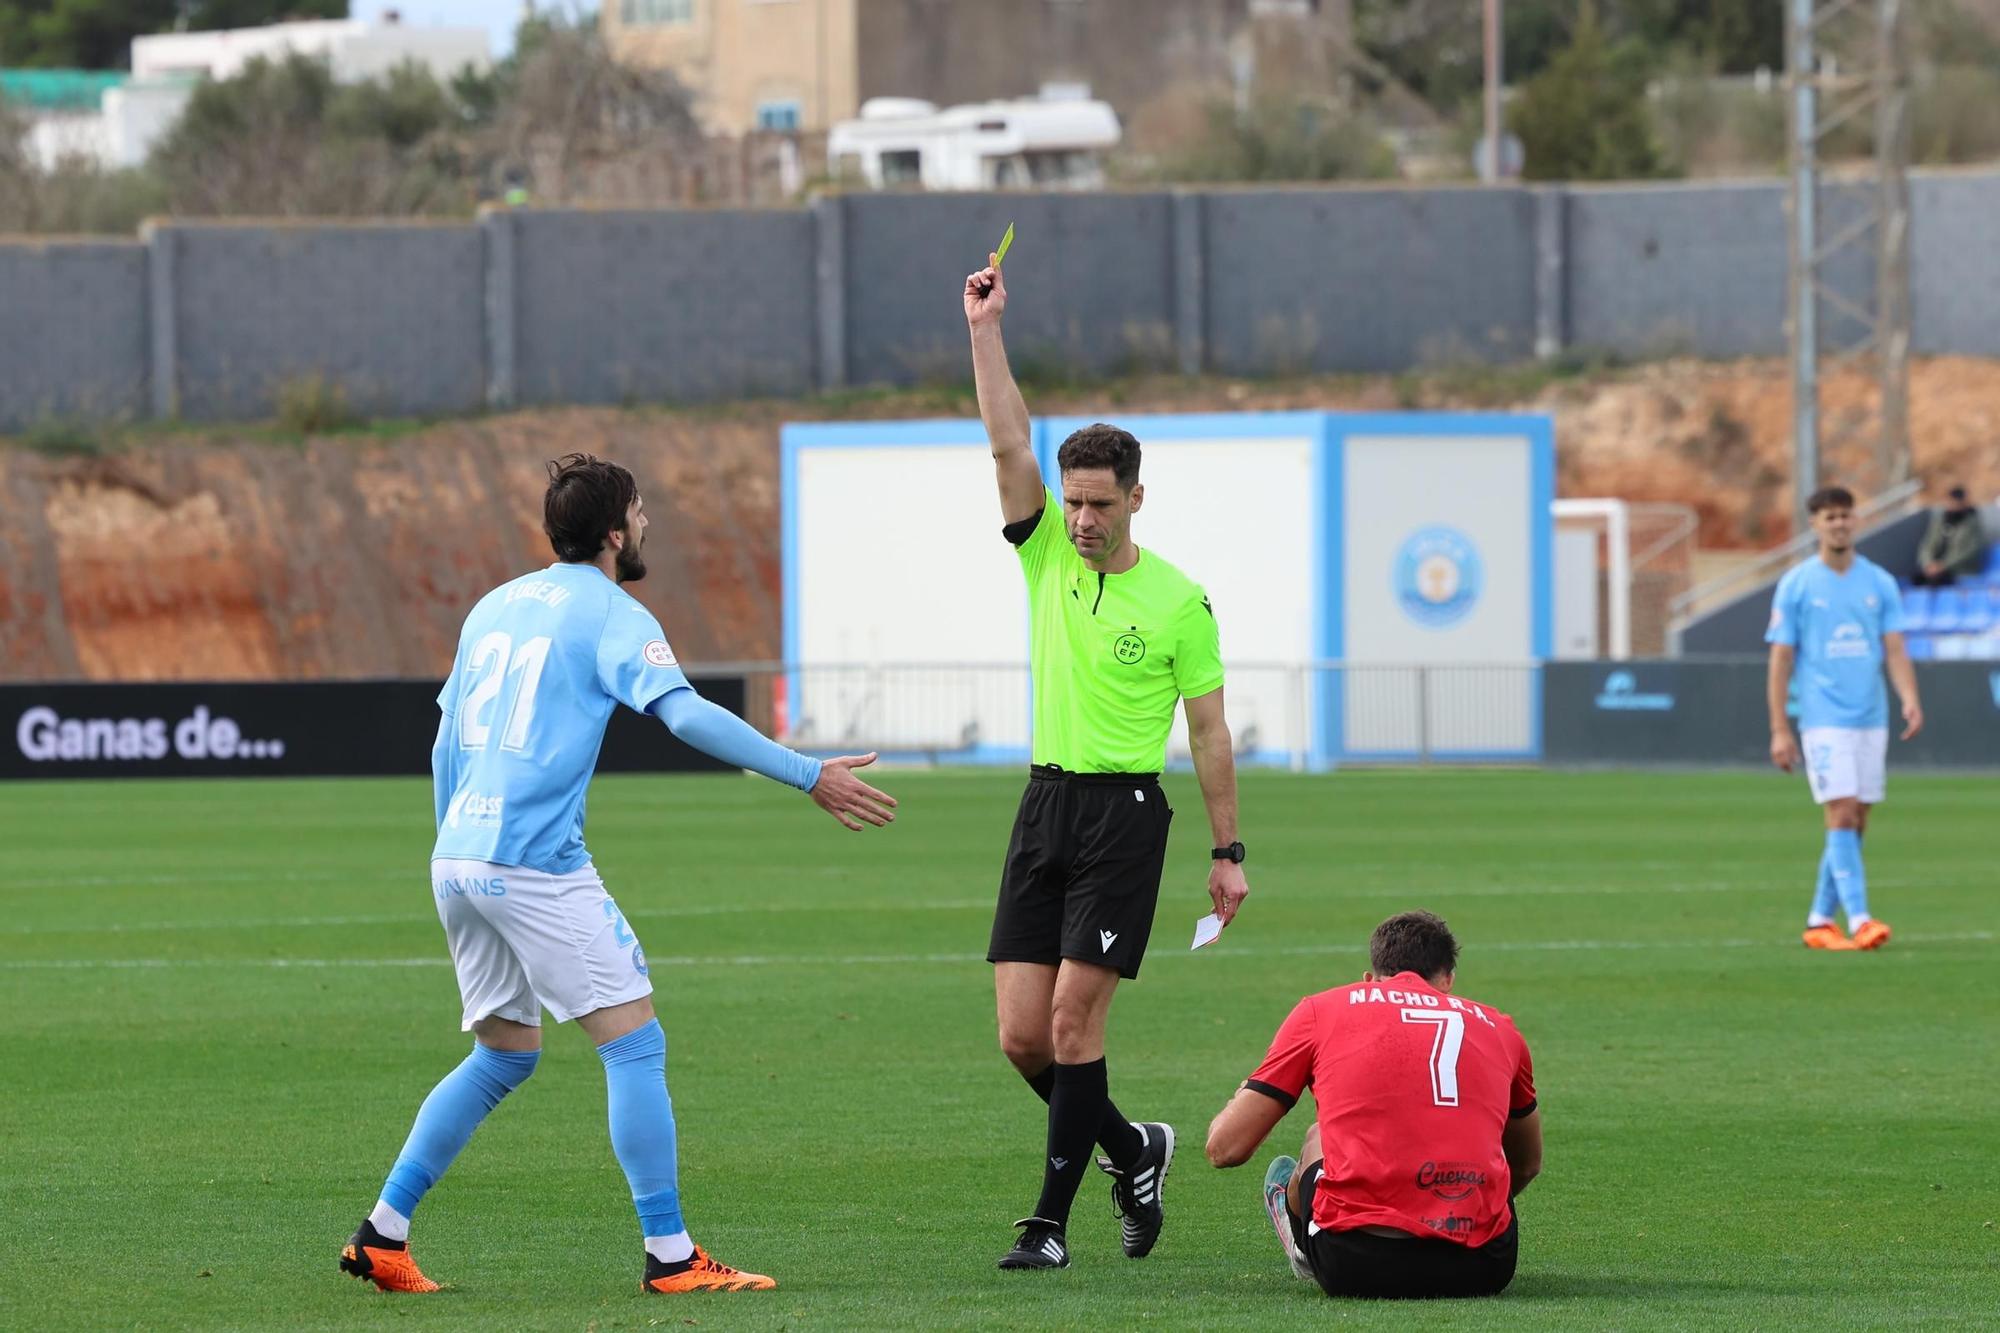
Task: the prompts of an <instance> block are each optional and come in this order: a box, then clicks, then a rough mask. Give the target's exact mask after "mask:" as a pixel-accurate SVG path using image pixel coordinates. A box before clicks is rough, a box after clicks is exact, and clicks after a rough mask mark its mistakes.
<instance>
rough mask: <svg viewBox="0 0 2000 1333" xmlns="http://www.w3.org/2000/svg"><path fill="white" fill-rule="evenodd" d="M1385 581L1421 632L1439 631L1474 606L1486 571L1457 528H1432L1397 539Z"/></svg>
mask: <svg viewBox="0 0 2000 1333" xmlns="http://www.w3.org/2000/svg"><path fill="white" fill-rule="evenodd" d="M1390 577H1391V580H1392V581H1393V583H1394V585H1395V591H1396V604H1397V605H1398V606H1400V607H1402V608H1403V614H1404V615H1406V616H1408V617H1409V618H1410V619H1411V620H1413V621H1415V622H1416V623H1417V624H1419V625H1422V626H1423V627H1424V628H1425V629H1445V628H1447V627H1449V626H1451V625H1456V624H1457V623H1458V622H1459V621H1461V620H1463V619H1465V618H1466V617H1467V616H1469V615H1471V614H1472V609H1473V607H1475V606H1477V605H1478V604H1479V595H1480V593H1481V592H1482V591H1484V589H1485V583H1486V567H1485V563H1484V562H1483V561H1482V560H1481V559H1480V558H1479V548H1478V547H1477V546H1475V545H1474V544H1473V542H1472V538H1470V537H1468V536H1466V535H1465V534H1464V533H1462V532H1460V531H1459V530H1458V529H1457V528H1450V527H1444V526H1442V525H1433V526H1431V527H1427V528H1419V529H1417V530H1416V531H1415V532H1413V533H1411V534H1410V535H1409V536H1408V537H1406V538H1404V539H1403V544H1402V546H1401V547H1400V548H1398V549H1397V551H1396V559H1395V561H1394V562H1393V564H1392V566H1391V574H1390Z"/></svg>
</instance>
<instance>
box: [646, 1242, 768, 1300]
mask: <svg viewBox="0 0 2000 1333" xmlns="http://www.w3.org/2000/svg"><path fill="white" fill-rule="evenodd" d="M777 1285H778V1284H777V1282H776V1281H774V1280H773V1279H771V1278H768V1277H765V1276H764V1275H763V1274H762V1273H745V1272H744V1271H742V1270H741V1269H738V1268H731V1267H730V1266H729V1265H728V1264H719V1263H717V1262H715V1260H713V1259H711V1258H709V1257H708V1251H707V1250H704V1249H702V1248H701V1246H699V1245H697V1246H695V1247H694V1254H693V1255H691V1256H690V1257H688V1258H686V1259H683V1260H681V1261H680V1262H679V1263H673V1264H670V1263H665V1262H662V1261H661V1260H658V1259H655V1258H654V1257H653V1256H652V1255H650V1254H648V1255H647V1256H646V1276H645V1277H644V1278H642V1279H641V1280H640V1282H639V1290H641V1291H656V1292H660V1293H662V1294H665V1295H672V1294H673V1293H674V1292H679V1291H769V1290H771V1289H772V1288H773V1287H775V1286H777Z"/></svg>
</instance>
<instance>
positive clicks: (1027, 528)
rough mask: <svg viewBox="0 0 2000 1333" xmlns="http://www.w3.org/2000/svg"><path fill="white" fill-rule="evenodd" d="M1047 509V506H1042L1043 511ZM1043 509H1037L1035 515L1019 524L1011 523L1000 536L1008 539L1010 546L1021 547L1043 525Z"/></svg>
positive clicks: (1003, 529) (1002, 530) (1001, 531)
mask: <svg viewBox="0 0 2000 1333" xmlns="http://www.w3.org/2000/svg"><path fill="white" fill-rule="evenodd" d="M1047 508H1048V506H1047V505H1043V506H1042V509H1047ZM1042 509H1037V510H1036V511H1035V512H1034V513H1033V514H1031V515H1029V516H1028V517H1027V518H1024V519H1022V520H1021V521H1020V522H1019V523H1009V524H1008V525H1007V526H1006V527H1004V528H1002V529H1000V535H1001V536H1002V537H1005V538H1006V539H1007V544H1008V545H1009V546H1019V545H1021V544H1022V543H1023V542H1025V541H1027V540H1028V538H1030V537H1032V536H1034V535H1035V529H1036V528H1038V527H1040V526H1041V525H1042Z"/></svg>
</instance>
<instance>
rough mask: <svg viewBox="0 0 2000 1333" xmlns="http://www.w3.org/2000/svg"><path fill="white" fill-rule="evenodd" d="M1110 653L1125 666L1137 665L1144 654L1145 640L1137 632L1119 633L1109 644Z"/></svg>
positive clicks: (1143, 657)
mask: <svg viewBox="0 0 2000 1333" xmlns="http://www.w3.org/2000/svg"><path fill="white" fill-rule="evenodd" d="M1111 655H1112V656H1113V657H1115V658H1117V659H1118V660H1119V662H1121V663H1123V664H1124V665H1126V666H1137V665H1138V664H1139V663H1140V662H1141V661H1143V660H1144V659H1145V656H1146V641H1145V640H1144V639H1142V638H1140V637H1139V636H1138V635H1137V634H1130V633H1128V634H1121V635H1119V636H1118V638H1117V641H1116V642H1114V643H1113V644H1112V645H1111Z"/></svg>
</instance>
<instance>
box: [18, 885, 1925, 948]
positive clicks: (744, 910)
mask: <svg viewBox="0 0 2000 1333" xmlns="http://www.w3.org/2000/svg"><path fill="white" fill-rule="evenodd" d="M312 878H321V877H318V876H315V877H312ZM325 878H339V879H344V880H347V881H349V882H357V881H361V880H372V879H374V878H377V877H373V876H328V877H325ZM392 878H395V879H403V878H405V876H402V875H396V876H393V877H392ZM86 882H101V883H131V884H138V883H151V882H153V881H150V880H104V881H64V882H63V883H64V885H69V884H82V883H86ZM187 882H189V883H194V882H198V881H196V880H195V879H194V878H193V877H190V879H189V880H188V881H187ZM1869 882H1870V886H1871V887H1872V888H1874V889H1876V890H1878V891H1880V890H1895V889H1904V888H1927V887H1929V886H1930V885H1929V882H1928V881H1919V880H1896V879H1888V878H1872V877H1871V879H1870V881H1869ZM18 887H22V885H21V884H19V883H16V884H8V883H4V882H0V892H4V891H6V890H7V889H11V888H18ZM39 887H44V888H53V887H57V885H56V884H55V883H53V882H42V883H41V884H39ZM1798 888H1799V886H1798V885H1796V884H1791V883H1780V882H1775V881H1772V880H1768V879H1764V878H1761V877H1760V878H1759V879H1757V880H1755V881H1742V880H1709V881H1703V882H1700V883H1687V884H1634V885H1602V884H1481V885H1477V886H1472V887H1466V888H1456V887H1452V886H1450V885H1443V884H1430V885H1426V884H1408V883H1405V884H1397V885H1370V886H1362V887H1354V888H1348V887H1344V886H1343V887H1338V888H1337V893H1338V896H1339V897H1341V898H1344V899H1391V898H1397V899H1400V898H1408V897H1410V896H1411V895H1412V894H1425V893H1447V894H1450V895H1451V896H1453V897H1455V898H1511V897H1524V896H1538V897H1602V898H1618V897H1633V896H1640V895H1645V896H1651V895H1654V894H1664V893H1794V892H1797V891H1798ZM641 892H643V890H641ZM992 907H993V899H992V898H991V897H984V898H949V899H932V900H928V901H926V900H921V899H912V900H909V901H906V902H896V903H826V904H821V903H797V902H784V903H703V904H701V905H699V906H693V907H638V908H630V907H628V908H627V909H626V910H625V916H626V918H627V919H628V920H632V921H650V920H662V921H667V920H674V919H677V918H681V917H708V916H741V915H750V914H781V915H794V914H798V913H803V912H832V913H835V914H844V913H848V912H970V911H982V910H984V911H990V910H991V909H992ZM435 919H436V918H435V916H434V915H433V914H432V913H429V912H383V913H371V914H363V915H351V914H350V915H344V916H269V917H231V918H229V919H228V920H224V921H213V920H211V921H186V920H179V921H92V922H87V923H83V924H74V923H62V924H54V923H49V922H35V923H31V924H26V925H20V924H16V925H4V926H0V936H7V935H126V934H144V933H146V932H149V931H169V930H172V931H185V930H195V931H220V930H281V929H299V928H305V927H311V926H406V925H421V924H423V923H425V922H429V921H432V920H435Z"/></svg>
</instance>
